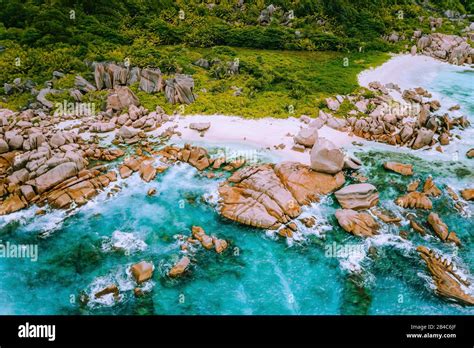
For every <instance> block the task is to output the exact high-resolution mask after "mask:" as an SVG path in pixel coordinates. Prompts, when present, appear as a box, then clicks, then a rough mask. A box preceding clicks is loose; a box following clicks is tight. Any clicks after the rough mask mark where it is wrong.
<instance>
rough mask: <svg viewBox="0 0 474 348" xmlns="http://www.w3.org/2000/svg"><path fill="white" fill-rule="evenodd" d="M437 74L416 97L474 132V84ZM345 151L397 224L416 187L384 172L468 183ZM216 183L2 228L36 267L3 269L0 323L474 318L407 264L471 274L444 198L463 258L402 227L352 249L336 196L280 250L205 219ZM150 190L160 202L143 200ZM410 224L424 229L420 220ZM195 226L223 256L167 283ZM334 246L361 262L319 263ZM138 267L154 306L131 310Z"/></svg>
mask: <svg viewBox="0 0 474 348" xmlns="http://www.w3.org/2000/svg"><path fill="white" fill-rule="evenodd" d="M439 74H440V76H441V77H442V82H439V81H440V79H434V80H432V82H430V83H429V85H426V86H424V87H426V88H428V89H430V90H433V91H435V92H436V93H439V95H440V96H443V98H449V100H450V101H452V102H455V103H460V104H461V105H462V107H463V109H462V110H461V111H462V112H465V113H467V112H468V113H469V116H470V118H471V120H473V117H474V91H473V89H474V87H473V86H472V81H473V80H472V75H470V74H472V72H466V73H458V72H457V71H453V70H451V69H450V68H449V66H447V67H446V69H445V70H442V71H441V72H439ZM459 74H460V75H459ZM463 74H464V75H463ZM441 101H442V103H443V100H441ZM448 105H449V104H448ZM473 123H474V122H473ZM471 131H472V130H468V131H467V132H471ZM463 134H467V133H463ZM470 134H472V133H470ZM462 141H463V142H465V143H462V149H463V150H464V148H466V147H469V146H470V147H474V146H472V145H473V144H472V141H473V138H472V137H466V136H463V140H462ZM453 145H454V146H457V145H458V144H453ZM229 147H233V148H236V147H238V145H235V144H229ZM244 150H246V151H247V150H249V149H248V148H246V149H244ZM350 151H351V152H352V153H355V154H356V155H357V156H358V157H359V158H360V159H361V160H362V162H363V163H364V169H363V174H364V175H365V176H367V177H368V178H370V180H369V181H370V182H371V183H373V184H374V185H375V186H377V188H378V189H379V191H380V193H381V199H380V201H381V206H382V207H384V208H387V209H388V210H391V211H392V212H393V213H395V214H396V215H398V216H400V217H402V218H404V215H403V210H402V209H399V208H398V207H397V206H396V205H395V204H394V203H393V200H394V198H396V197H398V196H399V195H400V194H401V193H403V192H405V188H406V185H407V184H408V183H409V182H410V181H411V180H412V179H413V178H404V177H401V176H399V175H397V174H394V173H388V172H386V171H385V170H384V169H383V168H382V167H381V166H382V163H383V162H385V161H388V160H394V161H401V162H405V163H412V164H413V165H414V171H415V173H416V174H415V178H420V179H422V180H423V179H425V178H426V177H427V176H428V175H432V176H433V177H434V178H435V182H436V184H437V185H438V186H439V187H440V188H442V189H443V188H444V185H446V184H447V185H450V186H451V187H452V188H454V189H455V190H459V189H461V188H465V187H468V186H469V185H472V182H474V171H473V164H472V162H469V160H466V159H465V158H464V157H463V154H464V153H460V156H459V157H460V158H459V160H455V159H453V158H451V157H450V156H451V155H449V156H446V154H444V155H443V154H437V153H433V152H430V151H418V152H416V153H414V154H409V153H407V151H401V152H396V149H395V148H387V147H380V146H379V145H378V144H374V145H373V146H370V147H369V146H367V145H365V146H364V147H363V148H358V147H355V148H352V149H350ZM450 151H451V150H450ZM453 151H460V148H454V150H453ZM255 154H256V158H257V159H258V160H261V161H267V160H268V159H269V158H271V157H269V155H268V154H266V153H264V152H261V151H260V152H259V151H256V152H255ZM471 161H472V160H471ZM219 180H222V179H212V180H211V179H207V178H205V177H202V176H200V175H199V173H198V172H197V171H196V170H195V169H193V168H192V167H190V166H188V165H186V164H180V165H175V166H173V167H171V168H170V169H169V170H168V171H166V172H165V173H163V174H160V175H158V176H157V178H156V179H155V180H154V181H152V182H150V183H144V182H142V181H141V180H140V179H139V178H138V176H137V174H135V175H134V176H132V177H131V178H129V179H127V180H126V181H119V183H118V184H119V185H121V186H122V189H121V191H120V192H118V193H116V194H114V195H112V196H110V197H108V195H107V192H104V193H102V194H100V195H99V196H98V197H96V198H95V199H94V200H93V201H91V202H89V203H88V204H87V205H85V206H83V207H81V208H79V209H76V210H74V211H71V212H64V211H52V212H48V213H47V214H46V215H44V216H35V215H34V213H35V211H36V209H37V208H35V207H32V208H30V209H28V210H26V211H21V212H18V213H15V214H12V215H11V216H7V217H1V218H0V239H1V240H2V243H5V242H6V241H9V242H10V243H16V244H37V245H38V250H39V255H38V256H39V257H38V260H37V261H36V262H32V261H30V260H28V259H13V258H0V314H143V315H146V314H245V315H250V314H474V309H472V308H467V307H463V306H460V305H458V304H455V303H452V302H448V301H446V300H443V299H440V298H438V297H437V296H436V295H435V294H434V292H433V290H432V289H431V288H430V287H431V286H432V285H431V284H432V282H431V278H430V277H429V276H428V273H427V269H426V267H425V264H424V263H423V262H422V261H421V260H420V258H419V257H418V255H417V253H416V251H415V248H416V246H418V245H426V246H429V247H431V248H435V249H436V250H438V251H439V252H440V253H442V254H443V255H445V256H449V257H452V258H453V259H454V261H455V262H456V263H457V265H458V268H459V269H460V270H463V271H464V272H465V273H466V274H468V273H470V274H474V240H473V239H474V236H473V233H472V232H473V230H474V219H472V213H473V212H474V205H473V204H472V203H469V204H468V206H467V208H466V214H465V215H464V216H462V215H460V214H459V213H458V212H457V210H455V209H454V207H453V202H452V201H451V199H450V198H449V196H447V195H446V194H445V193H443V195H442V196H441V197H440V198H437V199H434V200H433V201H434V209H433V210H435V211H437V212H438V213H439V214H440V216H441V217H442V219H443V220H444V221H445V222H446V223H447V224H448V226H449V227H450V228H451V229H452V230H455V231H456V233H457V234H458V236H459V238H460V239H461V241H462V243H463V247H462V248H457V247H454V246H451V245H446V244H443V243H441V242H440V241H439V240H438V239H437V238H435V237H433V236H426V237H423V238H422V237H420V236H418V235H417V234H416V233H410V237H409V240H408V241H407V240H404V239H402V238H400V237H399V235H398V234H399V230H400V229H407V227H406V226H407V221H406V219H404V221H403V222H402V224H401V226H395V225H391V226H388V225H384V228H383V231H382V233H381V235H379V236H377V237H375V238H373V239H369V240H362V239H360V238H357V237H354V236H351V235H349V234H347V233H346V232H344V231H343V230H342V229H341V228H340V227H339V226H338V224H337V222H336V220H335V218H334V211H335V210H336V209H337V208H338V204H337V203H336V202H335V201H334V199H333V197H332V196H328V197H326V198H324V199H323V200H322V201H321V203H319V204H314V205H313V206H311V207H307V208H305V212H304V214H311V215H315V216H316V218H317V221H318V225H317V228H316V229H315V230H314V231H309V230H307V229H305V228H301V230H302V232H301V234H300V235H298V236H297V238H295V240H294V241H292V242H288V241H286V240H284V239H282V238H280V237H276V236H275V235H274V234H272V233H265V231H262V230H257V229H253V228H248V227H245V226H241V225H239V224H236V223H232V222H229V221H228V220H225V219H223V218H221V217H220V216H219V215H218V214H217V213H216V208H215V205H214V202H215V197H216V189H217V185H218V183H219ZM150 187H155V188H156V189H157V195H155V196H152V197H149V196H147V194H146V193H147V191H148V189H149V188H150ZM443 191H444V190H443ZM211 196H212V197H211ZM203 197H205V199H203ZM417 213H418V216H420V219H423V218H424V217H425V215H426V214H424V213H419V212H417ZM193 225H199V226H202V227H203V228H204V229H205V230H206V232H207V233H208V234H214V235H216V236H218V237H219V238H224V239H226V240H228V241H229V242H230V247H229V248H228V249H227V251H226V252H224V253H223V254H222V255H217V254H216V253H214V252H210V251H205V250H199V251H197V253H196V254H195V256H194V257H193V266H192V268H191V271H190V272H189V273H188V274H187V275H186V276H184V277H182V278H179V279H170V278H168V277H167V276H166V273H167V271H168V270H169V268H170V267H171V265H172V264H173V263H174V262H176V261H177V260H178V258H179V257H180V255H182V253H180V246H179V242H178V239H177V238H176V236H177V235H178V234H183V235H190V229H191V226H193ZM115 231H121V232H124V233H130V234H128V235H127V234H120V233H118V234H117V233H116V234H114V232H115ZM39 236H42V237H43V238H40V237H39ZM113 236H115V237H118V238H122V241H124V238H125V237H126V236H128V237H127V238H131V239H127V241H128V242H129V243H130V244H129V251H130V252H129V253H127V252H123V251H114V250H113V249H111V248H110V239H111V238H112V237H113ZM137 241H138V242H137ZM140 241H141V242H140ZM124 243H125V241H124ZM143 243H144V244H143ZM333 243H336V245H339V246H342V245H351V246H354V247H357V246H360V247H361V248H362V249H357V250H363V253H362V255H361V254H360V253H359V254H356V255H352V256H349V257H329V256H328V254H327V253H326V251H327V248H328V247H330V246H332V245H334V244H333ZM145 245H146V246H145ZM370 246H374V247H376V249H377V255H376V256H369V255H368V254H369V253H368V250H369V247H370ZM141 260H149V261H153V263H154V264H155V272H154V276H153V279H152V281H149V282H147V284H146V285H145V290H149V291H150V292H149V293H148V294H146V295H145V296H143V297H141V298H136V297H135V296H134V294H133V288H134V287H135V285H134V282H133V281H132V278H131V276H130V274H128V268H129V266H130V265H131V264H133V263H135V262H138V261H141ZM470 279H472V278H470ZM111 283H116V284H118V285H119V287H120V289H121V295H120V296H121V297H120V300H119V301H114V300H113V299H112V298H111V296H109V297H105V298H104V299H103V300H95V299H93V298H92V299H91V301H90V302H89V304H88V305H83V304H81V303H80V301H79V297H80V294H81V292H85V293H87V294H90V293H93V292H94V291H96V290H98V289H101V288H103V287H104V286H107V285H108V284H111ZM471 291H472V290H471Z"/></svg>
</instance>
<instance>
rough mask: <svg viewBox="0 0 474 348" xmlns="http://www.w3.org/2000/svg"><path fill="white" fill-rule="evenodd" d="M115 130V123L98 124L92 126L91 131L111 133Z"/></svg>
mask: <svg viewBox="0 0 474 348" xmlns="http://www.w3.org/2000/svg"><path fill="white" fill-rule="evenodd" d="M114 129H115V123H112V122H96V123H93V124H91V126H90V128H89V130H90V131H91V132H96V133H106V132H111V131H113V130H114Z"/></svg>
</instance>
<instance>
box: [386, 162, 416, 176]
mask: <svg viewBox="0 0 474 348" xmlns="http://www.w3.org/2000/svg"><path fill="white" fill-rule="evenodd" d="M383 167H384V168H385V169H388V170H391V171H393V172H395V173H398V174H401V175H408V176H409V175H413V166H412V165H411V164H404V163H397V162H385V163H384V164H383Z"/></svg>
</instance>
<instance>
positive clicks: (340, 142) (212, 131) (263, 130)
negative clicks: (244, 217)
mask: <svg viewBox="0 0 474 348" xmlns="http://www.w3.org/2000/svg"><path fill="white" fill-rule="evenodd" d="M193 122H210V123H211V127H210V128H209V129H208V130H207V131H205V133H204V136H203V137H201V136H200V132H198V131H196V130H193V129H190V128H189V125H190V124H191V123H193ZM173 126H176V127H177V128H175V130H176V131H178V132H180V133H181V136H177V135H173V137H171V139H170V140H171V142H173V141H176V140H179V141H180V142H181V141H182V142H192V143H202V144H212V145H223V146H225V145H228V144H232V143H235V144H241V145H243V146H245V145H247V146H250V147H256V148H258V149H259V150H263V151H268V152H269V153H270V154H271V155H273V156H275V158H276V159H280V160H281V161H297V162H301V163H303V164H308V165H309V164H310V156H309V148H307V149H306V150H305V151H304V152H298V151H295V150H292V147H293V145H294V144H295V143H294V140H293V136H295V135H296V134H297V133H298V132H299V130H300V128H304V127H305V126H307V125H306V124H305V123H303V122H302V121H300V120H299V119H297V118H294V117H290V118H287V119H278V118H271V117H268V118H262V119H245V118H242V117H240V116H225V115H187V116H177V117H175V119H174V121H171V127H173ZM169 127H170V122H168V123H167V124H165V125H163V126H162V127H160V128H158V129H156V130H154V131H153V132H152V134H154V133H155V134H159V133H161V132H162V131H163V130H164V129H166V128H169ZM318 136H319V137H323V138H326V139H328V140H331V141H332V142H333V143H334V144H336V145H337V146H338V147H345V148H348V147H350V146H352V144H351V143H352V142H353V141H361V140H362V139H361V138H359V137H357V136H351V135H349V134H348V133H345V132H341V131H338V130H335V129H332V128H330V127H327V126H323V127H322V128H321V129H319V130H318ZM281 144H283V145H284V148H283V149H280V148H275V147H277V146H279V145H281Z"/></svg>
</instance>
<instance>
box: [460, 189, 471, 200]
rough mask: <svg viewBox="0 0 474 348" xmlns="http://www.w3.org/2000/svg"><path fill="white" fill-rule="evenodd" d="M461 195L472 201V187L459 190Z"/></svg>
mask: <svg viewBox="0 0 474 348" xmlns="http://www.w3.org/2000/svg"><path fill="white" fill-rule="evenodd" d="M461 196H462V198H463V199H465V200H466V201H472V200H473V199H474V189H465V190H462V191H461Z"/></svg>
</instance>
